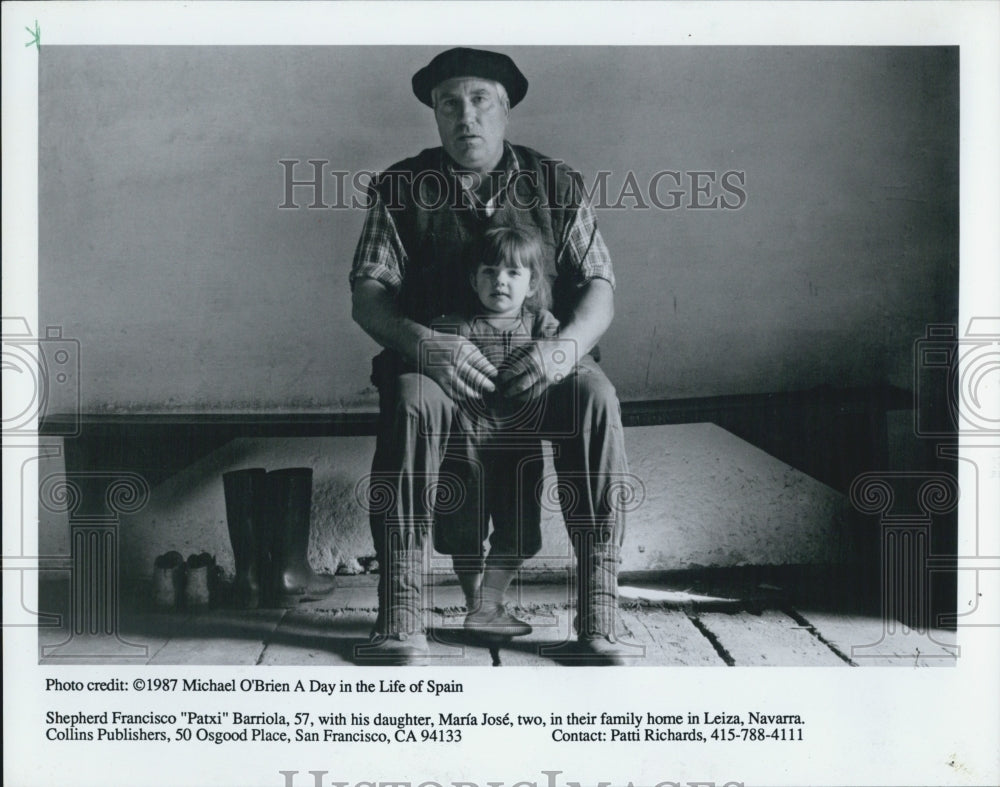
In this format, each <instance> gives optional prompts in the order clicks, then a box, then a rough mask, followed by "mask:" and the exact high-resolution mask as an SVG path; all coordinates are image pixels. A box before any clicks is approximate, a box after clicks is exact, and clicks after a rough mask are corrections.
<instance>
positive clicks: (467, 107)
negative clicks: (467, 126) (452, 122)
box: [461, 100, 478, 123]
mask: <svg viewBox="0 0 1000 787" xmlns="http://www.w3.org/2000/svg"><path fill="white" fill-rule="evenodd" d="M477 117H478V116H477V115H476V106H475V104H473V103H472V102H471V101H468V100H466V101H463V102H462V115H461V120H462V122H463V123H472V122H474V121H475V120H476V119H477Z"/></svg>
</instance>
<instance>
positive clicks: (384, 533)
mask: <svg viewBox="0 0 1000 787" xmlns="http://www.w3.org/2000/svg"><path fill="white" fill-rule="evenodd" d="M373 379H375V380H376V384H377V385H378V388H379V425H378V435H377V438H376V446H375V458H374V460H373V462H372V474H371V481H370V486H369V512H370V525H371V531H372V541H373V542H374V544H375V550H376V554H377V556H378V560H379V565H380V567H381V574H380V578H379V607H380V615H379V618H380V621H384V620H385V619H386V617H387V616H386V615H385V613H386V612H390V613H391V615H390V616H389V617H391V618H393V619H394V618H395V616H396V615H395V612H394V611H392V610H387V609H386V605H387V603H388V604H389V605H393V604H394V603H395V602H394V597H395V596H397V595H399V593H397V592H396V591H394V590H393V589H392V588H393V587H395V586H396V585H398V584H399V582H400V580H401V579H403V578H402V577H395V579H394V578H393V577H392V576H391V575H392V573H393V572H392V567H393V566H403V565H408V566H411V567H412V566H413V559H414V558H413V557H412V553H413V552H414V551H419V552H423V550H424V547H425V544H426V543H427V542H428V540H429V538H430V537H431V533H432V529H433V523H434V521H435V509H436V508H440V507H441V506H442V505H447V504H448V503H447V502H445V503H443V502H442V501H451V500H454V499H455V497H454V496H455V495H459V496H461V495H466V494H469V493H475V494H479V496H480V499H483V500H485V499H487V495H486V494H485V492H484V490H472V492H469V490H467V489H449V488H448V484H449V482H450V481H451V480H452V479H451V478H450V477H449V476H450V474H447V475H446V477H442V473H441V468H442V464H443V463H445V459H446V458H448V459H449V462H450V461H451V460H453V459H454V458H455V457H461V456H463V455H465V454H471V452H472V450H473V449H472V448H470V447H469V446H468V445H466V444H465V443H464V441H466V440H468V432H467V430H464V429H463V428H462V427H461V425H462V421H463V420H464V419H463V417H462V416H463V414H462V413H461V412H460V410H459V408H460V407H469V406H470V405H469V404H468V403H464V404H458V403H456V402H455V401H453V400H452V399H451V398H450V397H449V396H448V395H447V394H445V392H444V391H443V390H442V389H441V388H440V387H439V386H438V385H437V383H435V382H434V381H433V380H431V378H429V377H427V376H426V375H423V374H420V373H419V372H415V371H411V370H407V369H405V368H402V369H398V370H391V371H389V373H385V371H383V373H382V374H379V375H376V376H375V377H374V378H373ZM521 412H522V413H523V415H524V418H523V419H518V420H520V421H521V422H522V423H521V424H520V426H519V428H521V429H523V428H524V425H525V423H526V422H527V421H528V420H529V419H534V421H533V424H534V426H533V438H532V439H534V440H537V439H539V438H544V439H547V440H551V441H552V444H553V449H554V463H555V468H556V474H557V477H558V481H557V484H556V490H557V494H558V497H559V504H560V508H561V510H562V514H563V519H564V521H565V524H566V528H567V531H568V533H569V537H570V543H571V544H572V545H573V549H574V552H575V554H576V558H577V575H578V584H577V599H578V610H579V613H580V614H581V615H582V618H581V619H580V620H579V622H578V629H579V630H580V632H581V635H582V634H584V633H585V632H594V633H598V634H601V633H608V632H609V629H613V615H614V612H613V607H614V605H615V604H616V596H617V592H616V591H617V589H616V587H615V585H616V576H617V563H618V561H619V549H620V547H621V544H622V540H623V538H624V535H625V517H624V512H623V510H622V506H621V505H620V503H619V495H620V494H621V491H622V489H621V484H623V483H627V482H628V481H627V475H626V474H627V464H626V458H625V443H624V436H623V429H622V422H621V409H620V406H619V404H618V398H617V395H616V394H615V389H614V386H612V384H611V382H610V381H609V380H608V378H607V376H606V375H605V374H604V372H603V371H602V370H601V368H600V367H599V366H598V365H597V363H596V362H595V361H594V360H593V359H592V358H590V356H586V357H584V359H583V360H582V361H581V362H580V363H579V364H578V365H577V368H576V371H575V372H574V373H573V374H571V375H569V376H567V377H566V378H565V379H564V380H562V381H560V382H559V383H556V384H554V385H551V386H549V388H548V389H547V390H546V391H545V393H544V394H543V396H542V397H540V398H539V399H538V400H536V401H535V402H533V403H530V404H528V405H525V406H524V407H523V408H522V410H521ZM447 466H448V465H446V467H447ZM480 478H481V480H482V483H483V484H486V485H488V484H489V483H490V479H489V478H488V477H485V478H484V477H482V476H481V475H480ZM515 492H518V493H521V494H524V493H529V494H533V493H534V490H509V493H510V494H512V495H513V494H515ZM469 527H470V528H475V529H476V530H478V529H479V528H480V527H481V522H470V523H469ZM403 552H406V553H410V555H411V556H410V557H407V558H406V559H401V553H403ZM487 560H489V558H487ZM399 570H400V569H397V571H399ZM414 579H415V581H416V586H414V585H413V584H412V583H409V582H405V583H404V585H405V586H406V587H408V588H411V589H412V590H414V591H415V592H416V593H417V594H418V595H419V593H420V590H419V587H420V585H421V584H422V583H421V582H420V580H419V578H414ZM408 595H412V593H408ZM411 606H412V604H411Z"/></svg>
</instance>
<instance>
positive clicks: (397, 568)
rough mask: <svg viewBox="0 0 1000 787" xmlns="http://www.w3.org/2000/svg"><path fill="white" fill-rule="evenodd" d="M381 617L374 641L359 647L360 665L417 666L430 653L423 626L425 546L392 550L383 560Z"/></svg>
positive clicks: (380, 587)
mask: <svg viewBox="0 0 1000 787" xmlns="http://www.w3.org/2000/svg"><path fill="white" fill-rule="evenodd" d="M379 571H380V572H381V573H380V574H379V587H378V595H379V599H378V607H379V611H378V619H377V620H376V622H375V630H374V631H373V632H372V637H371V643H370V644H368V645H363V646H361V647H359V648H358V649H357V652H356V654H355V655H356V657H357V661H358V663H359V664H366V665H372V666H383V665H384V666H418V665H423V664H424V663H426V658H427V655H428V653H429V650H428V647H427V635H426V634H425V633H424V626H423V610H422V602H423V583H424V561H423V550H422V549H393V550H391V551H390V552H389V554H388V555H387V556H386V557H385V559H384V560H383V561H380V565H379Z"/></svg>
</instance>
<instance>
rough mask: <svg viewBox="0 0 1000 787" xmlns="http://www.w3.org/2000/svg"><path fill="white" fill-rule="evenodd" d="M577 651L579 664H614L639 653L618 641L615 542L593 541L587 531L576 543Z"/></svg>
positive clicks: (617, 557) (618, 663)
mask: <svg viewBox="0 0 1000 787" xmlns="http://www.w3.org/2000/svg"><path fill="white" fill-rule="evenodd" d="M576 547H577V550H576V553H577V554H576V557H577V608H576V615H577V616H576V626H577V646H578V647H577V651H578V654H579V659H580V663H581V664H587V665H594V666H615V665H620V664H624V661H623V657H624V656H635V655H639V654H637V653H636V652H635V650H634V649H630V648H626V647H625V646H623V645H622V644H621V643H619V641H618V633H617V630H616V625H617V621H618V563H619V559H620V550H619V547H618V545H617V544H613V543H610V542H601V541H595V540H594V539H593V538H592V537H591V536H590V535H589V534H586V535H584V536H583V537H582V538H581V539H580V540H579V542H578V543H577V544H576Z"/></svg>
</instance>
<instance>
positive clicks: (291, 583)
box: [222, 467, 334, 609]
mask: <svg viewBox="0 0 1000 787" xmlns="http://www.w3.org/2000/svg"><path fill="white" fill-rule="evenodd" d="M312 478H313V472H312V468H310V467H290V468H286V469H283V470H273V471H271V472H268V471H267V470H265V469H264V468H262V467H254V468H250V469H248V470H236V471H233V472H231V473H224V474H223V476H222V484H223V488H224V490H225V495H226V519H227V524H228V527H229V540H230V542H231V544H232V547H233V557H234V558H235V561H236V579H235V580H234V582H233V603H234V605H235V606H237V607H240V608H242V609H256V608H258V607H290V606H294V605H296V604H298V603H299V602H301V601H315V600H318V599H321V598H324V597H326V596H328V595H330V593H332V592H333V589H334V578H333V577H331V576H324V575H321V574H317V573H316V572H315V571H313V569H312V566H310V565H309V557H308V555H309V530H310V520H311V513H312Z"/></svg>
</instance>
